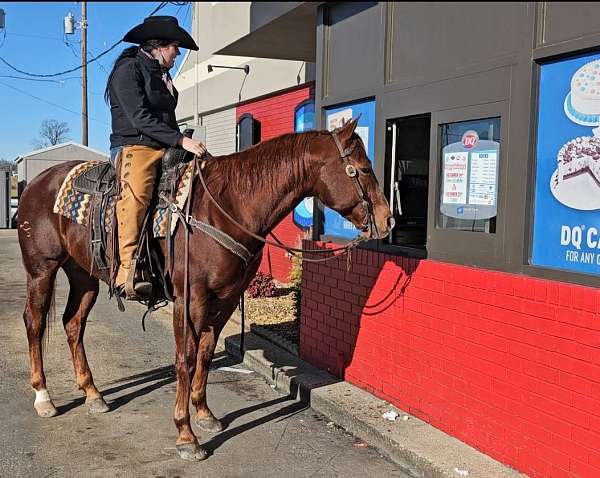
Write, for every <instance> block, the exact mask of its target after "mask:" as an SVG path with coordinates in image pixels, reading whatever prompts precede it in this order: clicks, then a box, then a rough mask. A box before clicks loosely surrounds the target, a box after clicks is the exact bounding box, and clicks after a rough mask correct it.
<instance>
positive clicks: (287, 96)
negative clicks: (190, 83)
mask: <svg viewBox="0 0 600 478" xmlns="http://www.w3.org/2000/svg"><path fill="white" fill-rule="evenodd" d="M311 96H314V95H313V90H312V86H311V85H308V86H303V87H300V88H298V89H295V90H292V91H288V92H285V93H281V94H278V95H274V96H271V97H269V98H264V99H261V100H258V101H252V102H249V103H245V104H243V105H240V106H238V107H237V110H236V121H239V118H240V116H242V115H243V114H244V113H251V114H252V116H254V118H255V119H257V120H258V121H259V122H260V127H261V141H264V140H267V139H271V138H275V137H277V136H280V135H282V134H285V133H293V132H294V110H295V108H296V106H298V105H299V104H300V103H302V102H303V101H304V100H307V99H309V98H310V97H311ZM273 232H274V233H275V235H276V236H277V238H278V239H279V240H280V241H282V242H284V243H285V244H288V245H291V246H299V245H300V242H299V241H301V239H302V235H303V234H302V230H301V229H300V228H299V227H298V226H296V225H295V224H294V222H293V220H292V215H291V214H290V215H289V216H287V217H286V218H285V219H284V220H283V221H282V222H281V223H280V224H279V225H278V226H277V227H276V228H275V230H274V231H273ZM290 268H291V261H290V258H289V257H288V256H287V253H286V252H285V251H283V250H282V249H276V248H273V247H271V246H265V249H264V253H263V260H262V262H261V265H260V269H259V270H261V271H262V272H269V273H271V274H272V275H273V277H274V278H275V279H277V280H279V281H281V282H288V276H289V273H290Z"/></svg>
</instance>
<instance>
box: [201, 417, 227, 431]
mask: <svg viewBox="0 0 600 478" xmlns="http://www.w3.org/2000/svg"><path fill="white" fill-rule="evenodd" d="M194 421H195V422H196V425H198V427H199V428H200V430H203V431H205V432H221V431H223V424H222V423H221V420H217V419H216V418H215V417H206V418H204V417H196V419H195V420H194Z"/></svg>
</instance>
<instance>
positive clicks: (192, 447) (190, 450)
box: [176, 443, 208, 461]
mask: <svg viewBox="0 0 600 478" xmlns="http://www.w3.org/2000/svg"><path fill="white" fill-rule="evenodd" d="M176 448H177V451H178V452H179V457H180V458H183V459H184V460H190V461H202V460H206V458H207V457H208V453H207V452H206V450H204V448H201V447H200V445H198V444H197V443H184V444H182V445H176Z"/></svg>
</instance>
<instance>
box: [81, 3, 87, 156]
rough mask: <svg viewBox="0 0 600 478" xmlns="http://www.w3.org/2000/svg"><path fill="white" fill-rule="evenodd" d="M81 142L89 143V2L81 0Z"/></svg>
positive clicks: (85, 144)
mask: <svg viewBox="0 0 600 478" xmlns="http://www.w3.org/2000/svg"><path fill="white" fill-rule="evenodd" d="M81 67H82V68H81V144H83V145H84V146H87V145H88V101H87V2H81Z"/></svg>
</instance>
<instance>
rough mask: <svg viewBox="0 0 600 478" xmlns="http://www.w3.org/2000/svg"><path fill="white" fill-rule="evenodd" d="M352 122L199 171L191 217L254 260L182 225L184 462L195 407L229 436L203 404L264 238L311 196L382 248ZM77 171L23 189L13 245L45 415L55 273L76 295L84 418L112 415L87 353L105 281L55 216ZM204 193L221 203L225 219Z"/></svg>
mask: <svg viewBox="0 0 600 478" xmlns="http://www.w3.org/2000/svg"><path fill="white" fill-rule="evenodd" d="M356 123H357V120H352V121H349V122H348V123H346V124H345V125H344V126H343V127H341V128H338V130H336V131H335V132H333V133H331V132H329V131H310V132H304V133H290V134H286V135H282V136H279V137H277V138H274V139H271V140H268V141H263V142H261V143H258V144H257V145H254V146H252V147H250V148H249V149H246V150H244V151H242V152H237V153H234V154H230V155H225V156H220V157H216V158H214V159H211V160H209V161H206V162H204V164H203V168H202V175H201V176H200V175H197V176H196V177H194V179H193V184H192V187H193V194H192V195H191V196H190V197H189V198H188V201H190V204H189V213H190V215H191V217H193V218H200V219H202V220H203V221H205V222H207V223H210V224H211V225H213V226H214V227H216V228H218V229H220V230H221V231H223V232H225V233H226V234H228V235H230V236H231V237H232V238H233V239H234V240H236V241H238V242H239V243H240V244H242V245H243V246H244V247H245V248H246V249H247V250H248V251H249V252H250V253H251V254H252V259H251V260H250V261H249V262H248V264H245V263H244V262H243V261H242V260H240V258H239V257H238V256H236V255H234V254H232V252H231V251H230V250H227V249H226V248H224V247H223V246H222V245H220V244H218V243H217V242H216V241H215V240H214V239H213V238H211V237H209V236H207V235H206V234H204V233H202V232H200V231H193V230H192V231H191V232H189V229H187V228H186V226H185V225H181V224H180V225H178V226H177V228H176V229H175V232H174V237H173V239H174V240H173V247H174V250H173V267H172V276H171V282H172V289H173V294H172V295H173V333H174V338H175V348H176V358H175V369H176V379H177V387H176V399H175V411H174V422H175V426H176V427H177V430H178V436H177V440H176V448H177V451H178V453H179V456H180V457H181V458H183V459H187V460H203V459H205V458H206V457H207V452H206V451H205V450H204V449H203V448H202V447H200V445H199V444H198V439H197V437H196V435H195V434H194V431H193V430H192V427H191V423H190V411H189V402H190V399H191V401H192V403H193V405H194V407H195V409H196V415H195V423H196V425H197V426H198V427H199V428H200V429H202V430H204V431H213V432H215V431H221V430H222V429H223V426H222V424H221V422H220V421H219V420H218V419H217V418H216V417H215V416H214V415H213V413H212V411H211V410H210V408H209V406H208V404H207V400H206V383H207V378H208V371H209V367H210V364H211V361H212V358H213V354H214V350H215V346H216V344H217V339H218V337H219V334H220V332H221V330H222V329H223V327H224V325H225V323H226V322H227V321H228V319H229V318H230V316H231V314H232V313H233V311H234V310H235V308H236V306H237V304H238V302H239V299H240V296H241V295H242V294H243V292H244V291H245V290H246V288H247V287H248V285H249V283H250V281H251V280H252V278H253V277H254V276H255V275H256V272H257V270H258V267H259V265H260V259H261V256H262V250H263V247H264V243H263V242H261V241H259V240H258V239H257V237H258V238H261V237H262V238H264V237H266V236H267V235H268V234H269V233H270V232H271V231H272V230H273V228H274V227H275V226H276V225H277V224H278V223H279V222H280V221H281V220H282V219H283V218H284V217H286V216H287V215H288V214H289V213H290V212H291V211H292V209H293V208H294V207H295V206H297V205H298V204H299V203H300V201H302V200H303V199H304V198H305V197H309V196H316V197H318V198H319V199H320V200H321V201H322V202H323V204H325V205H326V206H328V207H330V208H332V209H334V210H336V211H337V212H339V213H340V214H341V215H342V216H344V217H345V218H347V219H348V220H349V221H351V222H352V223H353V224H354V225H355V226H356V227H357V228H359V229H360V231H361V235H362V236H364V238H365V239H367V238H368V239H382V238H384V237H386V236H387V235H388V234H389V232H390V230H391V228H392V227H393V218H392V213H391V211H390V208H389V205H388V202H387V200H386V199H385V196H384V195H383V193H382V191H381V189H380V187H379V184H378V182H377V179H376V177H375V174H374V172H373V169H372V166H371V162H370V161H369V158H368V157H367V154H366V152H365V149H364V144H363V143H362V140H361V139H360V137H359V136H358V135H357V134H356V133H355V128H356ZM76 164H80V162H69V163H63V164H60V165H57V166H53V167H51V168H49V169H47V170H46V171H44V172H42V173H41V174H40V175H38V176H37V177H36V178H35V179H34V180H33V181H32V182H31V183H30V184H29V185H28V186H27V187H26V189H25V190H24V191H23V194H22V197H21V200H20V202H19V209H18V224H19V227H18V238H19V244H20V247H21V252H22V260H23V265H24V267H25V270H26V275H27V299H26V304H25V310H24V313H23V320H24V322H25V328H26V331H27V339H28V343H29V357H30V366H31V386H32V387H33V389H34V390H35V395H36V397H35V401H34V409H35V410H36V412H37V414H38V415H39V416H40V417H52V416H54V415H56V413H57V410H56V408H55V406H54V404H53V402H52V398H51V396H50V394H49V392H48V389H47V385H46V377H45V375H44V369H43V357H42V339H43V335H44V331H45V329H46V320H47V315H48V312H49V308H50V304H51V299H52V295H53V290H54V282H55V278H56V274H57V271H58V269H59V268H62V269H63V270H64V272H65V273H66V275H67V278H68V281H69V287H70V288H69V296H68V301H67V305H66V308H65V311H64V314H63V317H62V322H63V326H64V330H65V332H66V335H67V341H68V344H69V348H70V351H71V356H72V361H73V366H74V369H75V376H76V382H77V385H78V387H79V389H81V390H82V391H83V393H84V394H85V397H86V400H85V403H86V406H87V407H88V408H89V412H91V413H103V412H106V411H109V407H108V405H107V404H106V402H105V401H104V399H103V398H102V395H101V393H100V391H99V390H98V389H97V388H96V386H95V385H94V380H93V377H92V372H91V370H90V368H89V365H88V362H87V359H86V354H85V349H84V346H83V336H84V332H85V326H86V319H87V317H88V314H89V313H90V310H91V309H92V307H93V306H94V303H95V301H96V298H97V296H98V290H99V280H100V278H102V277H101V276H100V274H99V273H98V271H97V270H96V269H94V268H93V266H92V267H90V264H91V263H92V261H91V260H90V259H91V258H90V250H89V239H88V230H87V228H86V227H85V226H82V225H80V224H77V223H75V222H72V221H71V220H70V219H68V218H66V217H63V216H61V215H58V214H56V213H54V212H53V211H52V205H53V203H54V201H55V198H56V196H57V192H58V190H59V188H60V186H61V184H62V182H63V180H64V179H65V176H66V175H67V174H68V172H69V171H70V170H71V168H72V167H74V166H75V165H76ZM203 178H204V179H205V182H204V183H202V184H200V181H199V180H198V179H203ZM203 185H204V186H206V189H205V188H204V186H203ZM207 194H210V195H212V197H213V198H215V200H216V202H217V204H218V205H219V206H220V207H221V208H222V209H221V210H220V209H219V208H218V207H216V206H215V203H213V202H211V201H209V200H208V199H207ZM222 211H226V212H227V214H230V215H231V216H232V217H233V218H235V221H237V223H238V225H236V224H234V223H233V222H232V221H231V220H230V219H228V218H227V217H226V216H225V214H224V213H223V212H222ZM186 229H187V231H188V232H186ZM244 229H245V230H244ZM248 232H252V233H253V234H254V235H249V234H248ZM186 234H187V238H188V239H189V240H187V241H186V240H184V238H186ZM186 243H187V246H185V245H184V244H186ZM156 247H160V248H162V250H163V252H164V251H165V240H164V239H160V240H157V244H156ZM186 249H187V250H186ZM186 252H187V253H188V254H187V255H186V254H185V253H186ZM184 262H185V263H186V264H187V265H184ZM186 273H187V274H188V277H187V279H186V277H185V275H186ZM186 290H187V291H188V292H186ZM186 317H187V319H186Z"/></svg>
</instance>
